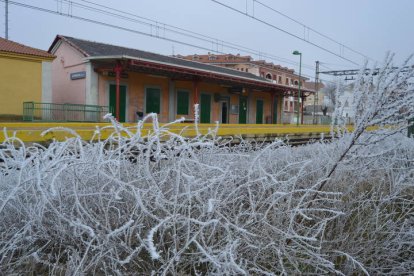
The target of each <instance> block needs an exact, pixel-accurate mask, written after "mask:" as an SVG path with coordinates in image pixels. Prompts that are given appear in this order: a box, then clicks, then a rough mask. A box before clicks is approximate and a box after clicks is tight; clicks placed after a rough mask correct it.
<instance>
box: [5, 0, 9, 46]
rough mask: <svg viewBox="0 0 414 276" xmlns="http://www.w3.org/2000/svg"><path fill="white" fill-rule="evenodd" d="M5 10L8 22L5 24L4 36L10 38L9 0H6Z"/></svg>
mask: <svg viewBox="0 0 414 276" xmlns="http://www.w3.org/2000/svg"><path fill="white" fill-rule="evenodd" d="M4 11H5V15H6V16H5V19H6V22H5V24H4V28H5V31H4V37H5V38H6V39H9V0H6V2H5V7H4Z"/></svg>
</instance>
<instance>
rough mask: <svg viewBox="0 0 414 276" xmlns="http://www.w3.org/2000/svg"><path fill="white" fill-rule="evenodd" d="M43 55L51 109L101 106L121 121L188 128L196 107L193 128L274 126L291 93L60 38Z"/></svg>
mask: <svg viewBox="0 0 414 276" xmlns="http://www.w3.org/2000/svg"><path fill="white" fill-rule="evenodd" d="M49 52H50V53H52V54H54V55H56V57H57V58H56V60H55V61H54V62H53V65H52V66H53V99H54V102H56V103H77V104H88V105H100V106H105V105H109V106H111V107H113V110H114V115H116V117H117V118H118V119H119V120H120V121H121V122H133V121H137V120H138V119H139V118H140V117H141V116H140V115H141V114H144V115H145V114H147V113H150V112H155V113H157V114H158V116H159V119H160V121H161V122H169V121H172V120H174V119H176V118H178V117H185V118H187V120H188V121H192V120H194V111H193V104H199V106H200V122H201V123H212V122H215V121H218V122H220V123H242V124H243V123H258V124H261V123H279V122H281V121H280V118H281V108H282V99H283V96H284V95H285V94H286V93H297V89H296V88H295V87H293V88H292V87H290V86H286V85H283V84H278V83H275V82H272V81H271V80H267V79H263V78H261V77H258V76H255V75H252V74H250V73H248V72H243V71H237V70H232V69H228V68H224V67H219V66H214V65H209V64H203V63H200V62H194V61H188V60H184V59H182V58H177V57H169V56H164V55H159V54H155V53H151V52H145V51H141V50H136V49H131V48H125V47H120V46H115V45H109V44H104V43H98V42H92V41H87V40H82V39H77V38H72V37H67V36H57V37H56V39H55V40H54V42H53V43H52V45H51V47H50V49H49ZM304 92H305V93H304V94H305V95H306V94H309V93H311V92H312V91H310V90H305V91H304Z"/></svg>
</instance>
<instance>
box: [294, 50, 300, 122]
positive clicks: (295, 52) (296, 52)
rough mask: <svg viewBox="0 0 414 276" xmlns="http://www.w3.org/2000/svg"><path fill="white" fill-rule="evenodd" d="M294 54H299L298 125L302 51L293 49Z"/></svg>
mask: <svg viewBox="0 0 414 276" xmlns="http://www.w3.org/2000/svg"><path fill="white" fill-rule="evenodd" d="M292 54H293V55H295V56H299V88H298V118H297V120H296V125H297V126H299V118H300V109H301V108H300V104H301V94H300V85H301V83H302V81H301V73H302V53H301V52H299V51H297V50H295V51H293V53H292Z"/></svg>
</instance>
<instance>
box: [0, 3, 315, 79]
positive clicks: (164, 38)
mask: <svg viewBox="0 0 414 276" xmlns="http://www.w3.org/2000/svg"><path fill="white" fill-rule="evenodd" d="M0 1H1V2H5V0H0ZM55 1H56V0H55ZM62 2H67V3H69V2H70V3H71V5H75V6H76V5H81V6H83V5H82V4H79V3H76V2H74V1H68V0H61V1H60V3H62ZM87 2H90V1H87ZM9 4H11V5H15V6H20V7H23V8H28V9H33V10H37V11H40V12H45V13H49V14H55V15H59V16H64V17H69V18H73V19H76V20H80V21H85V22H89V23H93V24H97V25H102V26H106V27H110V28H114V29H119V30H123V31H127V32H131V33H135V34H139V35H145V36H149V37H153V38H157V39H162V40H166V41H169V42H173V43H177V44H181V45H185V46H189V47H193V48H198V49H201V50H207V51H210V50H212V49H210V48H206V47H204V46H200V45H196V44H192V43H188V42H184V41H181V40H176V39H172V38H167V37H163V36H160V35H159V34H156V35H154V34H152V32H151V33H146V32H143V31H139V30H135V29H131V28H126V27H122V26H118V25H114V24H110V23H106V22H102V21H98V20H94V19H90V18H86V17H81V16H76V15H73V12H71V13H69V12H68V13H64V12H63V9H62V8H61V9H60V11H54V10H50V9H46V8H43V7H38V6H32V5H29V4H25V3H21V2H17V1H9ZM86 8H90V7H88V6H86ZM57 10H59V7H58V9H57ZM99 12H101V13H105V14H110V13H111V12H107V11H99ZM113 16H121V15H117V14H113ZM129 19H130V18H129ZM147 20H149V21H151V19H147ZM144 23H145V22H144ZM158 23H159V22H158ZM145 24H146V25H151V26H153V24H151V23H145ZM163 25H164V24H163ZM165 25H166V24H165ZM226 47H227V46H226ZM241 47H243V46H241ZM237 49H238V50H241V49H239V48H237ZM212 51H214V52H216V53H220V54H225V53H224V52H220V51H216V50H214V49H213V50H212ZM252 51H255V50H252ZM255 53H256V52H255ZM260 53H261V52H260ZM261 54H262V56H265V55H263V53H261ZM292 63H294V65H298V63H296V62H292ZM308 67H309V68H311V69H313V67H311V66H308ZM302 75H304V74H302ZM311 78H313V77H311Z"/></svg>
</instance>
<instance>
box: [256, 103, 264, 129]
mask: <svg viewBox="0 0 414 276" xmlns="http://www.w3.org/2000/svg"><path fill="white" fill-rule="evenodd" d="M256 124H263V100H257V101H256Z"/></svg>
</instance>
